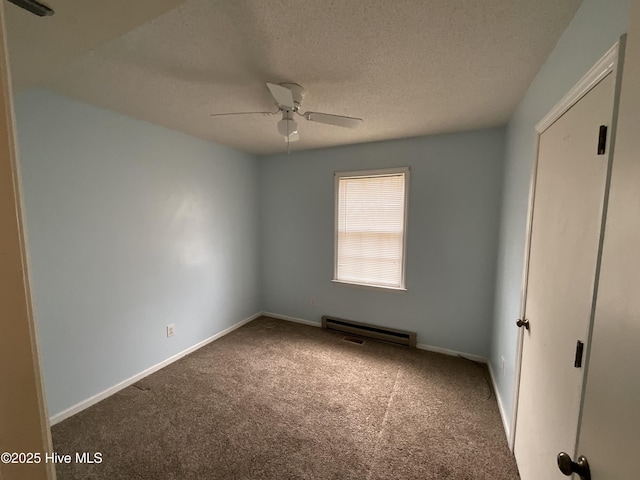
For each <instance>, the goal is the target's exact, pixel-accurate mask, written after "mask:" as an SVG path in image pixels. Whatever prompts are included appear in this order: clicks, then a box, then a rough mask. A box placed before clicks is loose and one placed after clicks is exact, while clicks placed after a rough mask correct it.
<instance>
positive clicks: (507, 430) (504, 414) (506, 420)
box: [488, 363, 513, 452]
mask: <svg viewBox="0 0 640 480" xmlns="http://www.w3.org/2000/svg"><path fill="white" fill-rule="evenodd" d="M488 366H489V376H490V377H491V384H492V385H493V392H494V393H495V394H496V400H497V402H498V410H499V411H500V418H501V419H502V426H503V427H504V433H505V435H506V436H507V443H508V444H509V449H510V450H511V451H512V452H513V443H512V441H513V439H512V437H511V428H510V426H509V425H510V423H509V418H508V417H507V412H506V410H505V409H504V403H503V402H502V397H500V390H498V384H497V382H496V376H495V375H494V373H493V368H492V367H491V363H489V364H488Z"/></svg>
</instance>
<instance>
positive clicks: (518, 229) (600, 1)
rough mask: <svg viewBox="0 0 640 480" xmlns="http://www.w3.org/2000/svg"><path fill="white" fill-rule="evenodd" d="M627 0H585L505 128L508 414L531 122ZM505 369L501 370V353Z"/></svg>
mask: <svg viewBox="0 0 640 480" xmlns="http://www.w3.org/2000/svg"><path fill="white" fill-rule="evenodd" d="M630 4H631V1H630V0H615V1H612V0H584V2H583V4H582V6H581V7H580V9H579V10H578V12H577V13H576V15H575V17H574V18H573V20H572V21H571V23H570V24H569V26H568V27H567V29H566V31H565V32H564V34H563V35H562V37H561V38H560V40H559V41H558V43H557V45H556V47H555V49H554V50H553V52H552V54H551V55H550V56H549V58H548V59H547V61H546V63H545V64H544V66H543V67H542V69H541V70H540V72H539V73H538V75H537V76H536V79H535V80H534V82H533V83H532V84H531V86H530V87H529V90H528V91H527V93H526V95H525V97H524V99H523V100H522V102H521V103H520V105H519V106H518V109H517V111H516V112H515V114H514V115H513V117H512V118H511V121H510V122H509V125H508V128H507V147H506V165H505V185H504V195H503V201H502V221H501V229H500V243H499V256H498V275H497V283H496V285H497V286H496V304H495V323H494V326H493V338H492V347H491V357H490V362H491V366H492V368H493V371H494V373H495V374H496V381H497V384H498V392H497V393H498V396H499V399H500V401H501V403H502V405H503V407H504V409H505V413H506V415H507V418H509V419H510V418H511V415H512V404H513V398H514V390H513V389H514V382H515V361H516V346H517V333H518V332H517V328H516V326H515V321H516V319H517V318H518V315H519V309H520V286H521V277H522V267H523V255H524V243H525V231H526V220H527V202H528V195H529V181H530V178H531V169H532V167H533V161H534V157H535V131H534V127H535V124H536V123H538V121H540V120H541V119H542V117H544V116H545V115H546V114H547V113H548V112H549V111H550V110H551V108H553V106H554V105H555V104H556V103H557V102H558V101H559V100H560V99H561V98H562V97H563V96H564V95H565V94H566V93H567V92H568V91H569V90H570V89H571V87H573V86H574V85H575V84H576V83H577V82H578V80H580V78H581V77H582V76H583V75H584V74H585V73H587V71H588V70H589V69H590V68H591V67H592V66H593V65H594V64H595V63H596V62H597V61H598V60H599V59H600V58H601V57H602V56H603V55H604V53H605V52H606V51H607V50H609V48H611V47H612V46H613V45H614V44H615V42H616V41H618V38H619V37H620V35H621V34H623V33H624V32H625V30H626V26H627V15H628V12H629V6H630ZM501 357H504V358H505V372H504V375H501V374H500V358H501Z"/></svg>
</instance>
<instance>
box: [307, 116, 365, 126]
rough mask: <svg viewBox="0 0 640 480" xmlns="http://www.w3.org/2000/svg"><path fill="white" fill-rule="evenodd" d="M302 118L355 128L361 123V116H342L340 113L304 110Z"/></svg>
mask: <svg viewBox="0 0 640 480" xmlns="http://www.w3.org/2000/svg"><path fill="white" fill-rule="evenodd" d="M304 118H306V119H307V120H311V121H312V122H318V123H327V124H329V125H336V126H338V127H347V128H356V127H357V126H358V125H360V124H361V123H362V119H361V118H354V117H343V116H342V115H330V114H328V113H318V112H306V113H305V114H304Z"/></svg>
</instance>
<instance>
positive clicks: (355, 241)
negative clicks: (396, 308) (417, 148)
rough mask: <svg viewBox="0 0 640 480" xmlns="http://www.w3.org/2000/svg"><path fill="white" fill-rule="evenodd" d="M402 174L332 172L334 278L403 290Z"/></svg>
mask: <svg viewBox="0 0 640 480" xmlns="http://www.w3.org/2000/svg"><path fill="white" fill-rule="evenodd" d="M408 173H409V171H408V169H407V168H403V169H396V170H385V171H383V172H382V171H378V173H376V171H373V172H366V173H365V172H361V174H357V172H350V173H348V174H346V173H338V174H336V179H337V196H336V265H335V280H337V281H339V282H347V283H356V284H363V285H371V286H379V287H388V288H398V289H404V250H405V225H406V218H405V216H406V201H407V199H406V196H407V195H406V193H407V187H408Z"/></svg>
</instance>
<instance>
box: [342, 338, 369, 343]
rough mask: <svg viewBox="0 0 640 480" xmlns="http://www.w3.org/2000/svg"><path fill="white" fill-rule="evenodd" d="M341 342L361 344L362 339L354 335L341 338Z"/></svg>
mask: <svg viewBox="0 0 640 480" xmlns="http://www.w3.org/2000/svg"><path fill="white" fill-rule="evenodd" d="M342 341H343V342H349V343H355V344H356V345H362V344H363V343H364V340H363V339H361V338H356V337H344V338H343V339H342Z"/></svg>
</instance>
